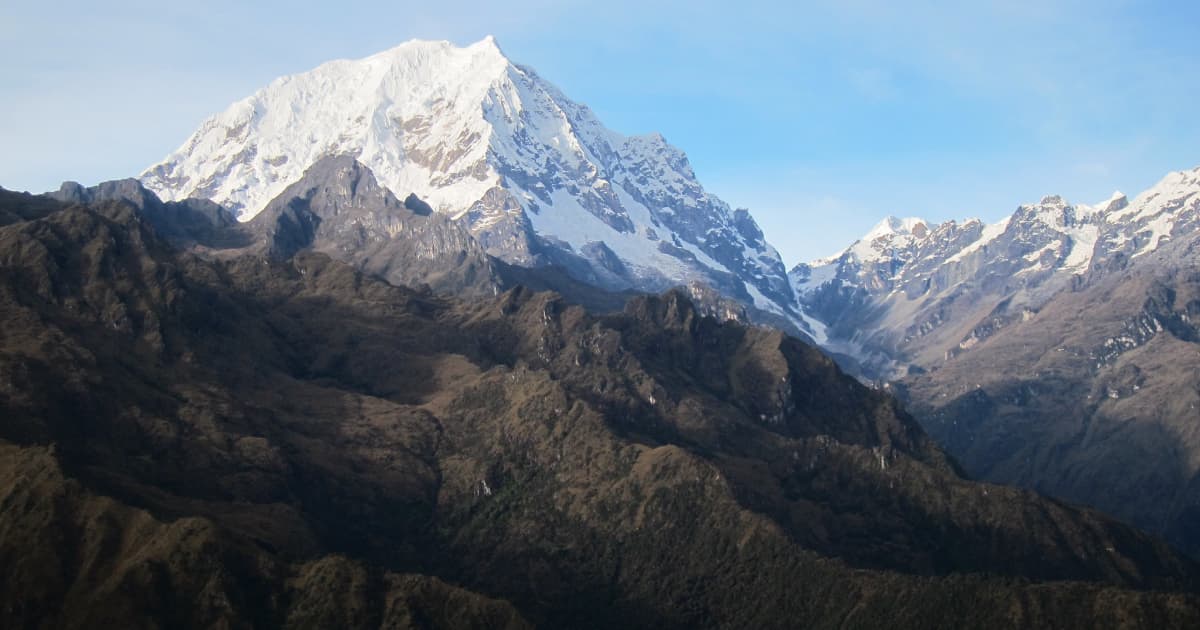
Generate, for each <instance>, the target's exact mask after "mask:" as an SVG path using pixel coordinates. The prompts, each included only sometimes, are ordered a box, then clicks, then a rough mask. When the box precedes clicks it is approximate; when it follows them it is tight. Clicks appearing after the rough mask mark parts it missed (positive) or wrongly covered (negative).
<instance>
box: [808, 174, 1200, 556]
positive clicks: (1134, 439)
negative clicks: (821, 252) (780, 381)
mask: <svg viewBox="0 0 1200 630" xmlns="http://www.w3.org/2000/svg"><path fill="white" fill-rule="evenodd" d="M901 223H902V222H894V224H893V223H887V222H885V224H881V228H880V229H878V230H876V233H873V236H872V238H868V239H863V241H861V242H859V243H857V244H856V245H854V246H852V247H851V248H849V249H848V250H847V251H846V252H845V253H844V254H842V255H841V256H839V257H837V258H836V259H834V260H830V261H819V262H818V263H814V264H813V265H809V266H802V267H799V268H797V269H796V270H793V281H794V282H795V284H796V286H797V289H798V291H799V292H800V293H801V294H802V299H803V300H805V301H806V304H807V305H808V309H809V310H810V312H813V313H814V314H815V315H816V316H818V317H821V318H823V319H824V321H825V322H826V323H827V328H826V329H825V331H826V333H827V339H826V345H827V347H828V348H830V349H831V350H833V351H835V352H840V353H841V354H840V355H839V358H840V359H842V360H843V361H844V363H845V364H847V365H850V366H853V367H855V368H857V369H859V370H860V373H861V374H863V375H866V376H868V377H870V378H879V379H884V380H889V379H890V380H892V381H893V385H894V386H895V387H896V391H898V392H900V393H901V394H903V395H905V396H906V399H907V401H908V403H909V405H910V406H911V408H912V409H913V410H914V412H916V413H917V415H918V416H919V417H920V418H921V419H922V421H923V423H924V425H925V427H926V428H927V429H928V430H929V431H930V432H931V433H932V434H933V435H934V436H936V437H937V438H938V439H939V440H940V441H941V443H942V444H944V445H945V446H946V448H947V449H948V450H949V451H950V452H951V453H952V454H953V455H954V456H955V457H956V458H958V459H959V461H961V462H962V463H963V465H964V466H965V467H966V469H967V470H968V471H969V472H970V473H971V474H972V475H975V476H979V477H982V478H985V479H989V480H993V481H997V482H1003V483H1012V484H1019V485H1022V486H1025V487H1029V488H1034V489H1037V490H1039V491H1043V492H1047V493H1050V494H1052V495H1055V496H1059V497H1064V498H1067V499H1070V500H1072V501H1079V502H1083V503H1087V504H1090V505H1094V506H1097V507H1099V508H1101V509H1103V510H1105V511H1108V512H1110V513H1113V514H1116V515H1118V516H1119V517H1121V518H1123V519H1125V520H1127V521H1129V522H1131V523H1135V524H1137V525H1139V526H1141V527H1145V528H1148V529H1150V530H1151V531H1155V532H1159V533H1162V534H1164V535H1166V536H1168V537H1169V538H1170V539H1171V540H1172V541H1173V542H1175V543H1176V544H1178V545H1180V546H1182V547H1183V548H1185V549H1188V550H1190V551H1192V552H1193V553H1197V552H1200V530H1198V529H1197V528H1196V527H1195V525H1194V523H1195V517H1196V513H1197V512H1196V510H1197V507H1196V506H1197V505H1200V494H1197V492H1198V488H1200V485H1198V484H1197V471H1198V470H1200V437H1198V436H1197V419H1198V418H1200V404H1198V403H1200V400H1198V398H1197V393H1196V392H1197V389H1198V388H1200V376H1198V372H1197V370H1198V369H1200V364H1198V362H1197V361H1198V357H1200V345H1198V344H1197V340H1198V335H1197V331H1196V326H1195V322H1196V321H1197V320H1196V317H1197V315H1196V313H1197V312H1198V311H1200V302H1197V303H1193V302H1195V296H1196V295H1197V292H1198V291H1200V288H1198V287H1200V275H1198V274H1200V270H1198V267H1197V265H1198V264H1200V263H1198V262H1197V261H1198V260H1200V256H1198V252H1200V245H1198V243H1200V230H1198V229H1197V228H1200V169H1193V170H1190V171H1183V172H1178V173H1172V174H1170V175H1168V176H1167V177H1166V178H1164V179H1163V180H1162V181H1161V182H1159V183H1158V184H1157V185H1155V186H1154V187H1153V188H1151V189H1150V190H1147V191H1145V192H1143V193H1142V194H1140V195H1138V196H1137V197H1135V198H1134V199H1133V200H1132V201H1130V200H1129V199H1127V198H1126V197H1125V196H1124V195H1121V194H1119V193H1118V194H1115V195H1113V197H1112V198H1111V199H1109V200H1107V201H1104V202H1101V203H1099V204H1096V205H1093V206H1083V205H1078V206H1076V205H1071V204H1070V203H1068V202H1066V201H1064V200H1063V199H1061V198H1059V197H1047V198H1045V199H1043V200H1042V201H1041V202H1040V203H1038V204H1033V205H1028V206H1021V207H1020V208H1018V210H1017V211H1016V212H1015V213H1014V214H1013V215H1012V216H1011V217H1010V218H1008V219H1006V220H1005V221H1002V222H1000V223H998V224H996V225H989V226H985V225H983V224H981V223H979V222H977V221H968V222H966V223H962V224H959V223H955V222H948V223H945V224H943V225H940V226H936V227H932V228H930V229H929V230H928V232H927V233H926V234H925V235H924V236H919V235H917V234H916V233H915V231H912V230H906V229H905V228H904V226H903V225H901ZM911 223H912V222H911V221H910V224H911Z"/></svg>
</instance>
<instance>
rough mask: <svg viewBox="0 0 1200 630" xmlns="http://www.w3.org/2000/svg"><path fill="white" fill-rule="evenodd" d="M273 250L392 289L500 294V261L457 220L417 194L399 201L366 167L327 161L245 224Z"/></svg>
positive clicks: (348, 160)
mask: <svg viewBox="0 0 1200 630" xmlns="http://www.w3.org/2000/svg"><path fill="white" fill-rule="evenodd" d="M246 227H247V228H248V230H249V231H250V232H251V233H252V234H254V235H255V236H256V240H257V241H259V242H263V243H265V244H266V246H267V247H268V249H269V251H270V252H271V253H272V254H274V255H276V256H278V257H281V258H290V257H291V256H293V255H294V254H296V253H297V252H299V251H302V250H313V251H319V252H323V253H326V254H329V255H330V256H332V257H334V258H336V259H338V260H342V261H345V262H348V263H350V264H352V265H354V266H355V267H357V268H359V269H362V270H363V271H365V272H367V273H370V274H373V275H377V276H379V277H381V278H383V279H385V280H387V281H388V282H391V283H393V284H402V285H413V286H417V285H421V284H425V285H429V286H430V287H431V288H432V289H434V290H435V291H441V292H447V293H454V294H457V295H460V296H464V297H469V296H475V295H495V294H497V293H499V292H500V289H501V287H502V286H503V283H504V281H503V279H502V278H501V277H500V273H501V272H500V271H499V270H498V269H497V265H496V264H495V261H494V260H493V259H492V258H491V257H490V256H488V255H487V253H486V252H484V251H483V248H482V247H481V246H480V245H479V243H477V242H476V241H475V239H474V238H472V237H471V235H470V233H468V232H467V230H466V229H465V228H463V227H462V226H461V225H460V224H459V223H457V222H455V221H454V220H452V219H450V218H449V217H446V216H444V215H441V214H436V213H433V212H432V210H431V209H430V207H429V204H427V203H425V202H424V201H423V200H421V199H420V198H418V197H417V196H416V195H409V196H408V198H407V199H406V200H405V202H404V203H401V202H400V201H399V200H398V199H396V197H395V196H394V195H392V193H391V192H390V191H388V190H387V189H386V188H383V187H382V186H380V185H379V184H378V182H376V181H375V177H374V176H373V175H372V174H371V172H370V171H369V170H367V169H366V167H364V166H362V165H361V164H359V163H358V162H357V161H356V160H354V159H353V158H349V157H345V156H336V157H326V158H322V159H321V160H319V161H318V162H317V163H316V164H314V165H313V166H312V167H311V168H309V169H308V170H307V171H305V173H304V176H303V177H302V178H301V179H300V181H298V182H296V183H295V184H292V185H291V186H289V187H288V188H286V189H285V190H284V191H283V192H282V193H281V194H280V195H279V196H278V197H276V198H275V200H273V201H272V202H271V203H269V204H267V207H266V209H264V210H263V211H262V212H261V213H259V214H258V215H257V216H256V217H255V218H254V219H253V220H252V221H250V222H249V223H248V224H246Z"/></svg>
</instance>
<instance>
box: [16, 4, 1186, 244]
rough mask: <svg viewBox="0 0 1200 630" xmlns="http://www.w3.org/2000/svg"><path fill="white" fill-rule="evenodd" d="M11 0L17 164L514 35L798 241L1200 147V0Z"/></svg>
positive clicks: (1105, 185) (544, 62) (595, 100)
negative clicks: (332, 68) (428, 45)
mask: <svg viewBox="0 0 1200 630" xmlns="http://www.w3.org/2000/svg"><path fill="white" fill-rule="evenodd" d="M900 4H901V3H892V2H872V1H855V0H841V1H837V2H809V3H803V2H800V3H771V2H756V1H754V0H748V1H742V2H738V3H736V4H732V3H728V2H704V1H699V2H687V3H652V2H645V1H641V2H622V1H615V2H604V3H598V2H574V1H570V0H566V1H559V2H549V1H542V0H516V1H512V2H487V3H469V2H456V1H453V0H444V1H440V2H434V3H430V2H420V3H408V2H357V3H354V2H347V3H340V4H338V5H336V6H335V5H334V4H333V3H326V2H320V3H316V2H301V1H297V2H287V3H284V2H253V3H250V2H229V1H226V0H215V1H212V2H204V3H199V2H179V3H169V2H163V1H162V0H158V1H155V2H148V1H146V2H143V1H132V0H121V1H108V2H103V3H97V2H54V1H52V0H48V1H46V2H41V3H32V2H10V3H4V4H2V5H0V86H3V87H2V88H0V89H2V90H3V91H2V92H0V97H2V98H0V143H2V146H3V147H4V150H3V151H2V152H0V186H4V187H6V188H10V189H18V190H24V189H27V190H33V191H41V190H46V189H50V188H55V187H57V185H58V183H59V182H61V181H62V180H64V179H76V180H79V181H83V182H85V183H94V182H97V181H101V180H104V179H113V178H118V177H125V176H130V175H134V174H136V173H138V172H140V171H141V170H142V169H143V168H145V167H146V166H148V165H150V164H152V163H154V162H157V161H158V160H159V159H161V158H162V157H163V156H165V155H166V154H167V153H168V152H169V151H171V150H173V149H175V148H176V147H177V146H178V145H179V144H180V143H182V141H183V140H184V139H185V138H186V137H187V135H188V134H189V133H191V131H193V130H194V129H195V127H196V126H197V125H198V124H199V123H200V121H201V120H203V119H204V118H205V117H206V116H208V115H210V114H212V113H215V112H217V111H220V110H222V109H224V108H225V107H226V106H227V105H228V104H229V103H231V102H232V101H234V100H236V99H239V98H241V97H244V96H246V95H248V94H250V93H251V92H253V91H254V90H255V89H257V88H258V87H261V86H262V85H265V84H266V83H267V82H269V81H270V80H271V79H273V78H275V77H276V76H279V75H281V74H287V73H293V72H300V71H304V70H307V69H309V68H312V67H314V66H316V65H318V64H320V63H321V62H323V61H327V60H329V59H334V58H345V57H351V58H353V57H361V56H366V55H368V54H371V53H373V52H377V51H379V50H383V49H386V48H390V47H392V46H394V45H396V44H398V43H400V42H402V41H405V40H408V39H412V38H423V39H449V40H451V41H454V42H457V43H460V44H466V43H470V42H472V41H475V40H478V39H480V38H482V37H483V36H485V35H487V34H494V35H495V36H496V37H497V39H498V41H499V43H500V45H501V47H502V48H503V49H504V50H505V52H506V53H507V54H508V55H509V56H510V57H511V58H512V59H514V60H515V61H517V62H519V63H524V64H526V65H530V66H532V67H534V68H536V69H537V70H538V72H539V73H540V74H541V75H542V76H544V77H545V78H547V79H549V80H550V81H552V82H554V83H556V84H557V85H558V86H559V87H561V88H562V89H563V91H564V92H565V93H566V94H568V95H569V96H571V97H572V98H573V99H575V100H578V101H581V102H584V103H587V104H588V105H589V106H591V107H592V109H593V110H595V111H596V113H597V114H598V115H599V116H600V118H601V120H603V121H604V122H605V123H606V124H607V125H608V126H609V127H611V128H613V129H615V130H617V131H621V132H624V133H629V134H633V133H645V132H649V131H659V132H662V133H663V135H665V136H666V137H667V139H668V140H669V141H670V142H671V143H673V144H675V145H677V146H679V147H680V148H682V149H683V150H684V151H685V152H687V154H688V156H689V157H690V159H691V161H692V164H693V166H694V167H695V170H696V172H697V174H698V175H699V177H700V179H701V181H702V182H703V183H704V184H705V186H706V188H708V189H709V190H710V191H712V192H714V193H716V194H718V195H720V196H721V197H722V198H724V199H725V200H726V201H728V202H729V203H730V204H732V205H734V206H745V207H749V208H750V209H751V211H752V212H753V213H754V215H755V217H756V218H757V219H758V220H759V222H760V223H761V224H762V226H763V228H764V230H765V231H766V233H767V236H768V239H769V240H770V241H771V242H772V243H773V244H774V245H775V246H776V247H777V248H778V249H779V250H780V252H781V253H782V254H783V256H784V259H785V261H786V262H787V263H788V264H789V265H790V264H792V263H794V262H797V261H800V260H805V259H810V258H813V257H817V256H822V255H826V254H830V253H833V252H834V251H836V250H838V249H840V248H841V247H843V246H845V245H847V244H849V243H850V242H851V241H852V240H853V239H854V238H856V237H857V236H859V235H861V234H862V233H864V232H865V231H866V230H867V229H869V228H870V227H871V226H872V225H873V224H874V223H876V222H878V221H879V220H880V219H881V218H882V217H884V216H886V215H889V214H894V215H899V216H910V215H915V216H923V217H925V218H927V219H931V220H944V219H949V218H964V217H969V216H978V217H981V218H983V219H985V220H996V219H998V218H1000V217H1002V216H1004V215H1006V214H1008V213H1010V212H1011V211H1012V210H1013V209H1014V208H1015V207H1016V205H1017V204H1019V203H1022V202H1028V201H1035V200H1037V199H1038V198H1040V197H1041V196H1042V195H1044V194H1049V193H1057V194H1062V195H1064V196H1066V197H1067V198H1068V199H1071V200H1073V201H1079V202H1094V201H1098V200H1100V199H1103V198H1106V197H1107V196H1108V194H1109V193H1111V192H1112V191H1113V190H1114V189H1118V188H1119V189H1121V190H1123V191H1125V192H1128V193H1131V194H1132V193H1135V192H1138V191H1140V190H1141V189H1144V188H1146V187H1148V186H1150V185H1152V184H1153V183H1154V182H1155V181H1157V180H1158V179H1160V178H1161V177H1162V176H1163V175H1165V174H1166V173H1167V172H1168V171H1171V170H1179V169H1182V168H1190V167H1192V166H1195V165H1197V164H1200V113H1198V111H1200V108H1198V105H1200V80H1198V79H1200V72H1198V71H1197V68H1198V64H1197V62H1198V61H1200V59H1198V57H1200V52H1198V50H1200V48H1198V46H1197V43H1196V42H1198V41H1200V4H1197V3H1187V2H1163V3H1156V2H1113V1H1108V0H1092V1H1091V2H1060V3H1048V2H1019V1H1010V2H988V1H986V0H985V1H979V2H974V3H961V4H964V5H969V6H958V5H959V4H960V3H949V2H940V3H935V2H909V3H903V4H904V6H902V7H901V6H899V5H900Z"/></svg>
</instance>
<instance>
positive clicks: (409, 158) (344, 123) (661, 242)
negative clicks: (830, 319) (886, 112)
mask: <svg viewBox="0 0 1200 630" xmlns="http://www.w3.org/2000/svg"><path fill="white" fill-rule="evenodd" d="M339 155H342V156H349V157H352V158H355V159H357V160H358V161H359V162H360V163H362V164H363V165H364V166H365V167H366V168H367V169H369V170H370V171H371V172H373V174H374V176H375V178H376V179H377V181H378V183H379V185H380V186H381V187H383V188H386V189H387V190H389V191H391V192H392V193H393V194H395V195H396V196H397V197H400V198H402V197H404V196H406V195H408V194H410V193H415V194H416V195H417V196H418V197H419V198H420V199H422V200H424V201H426V202H428V204H429V205H430V207H431V208H432V209H433V210H436V211H438V212H440V213H443V214H445V215H447V216H451V217H453V218H455V219H457V220H458V221H459V222H460V223H462V225H463V226H464V227H465V228H466V229H467V230H468V231H469V232H470V233H471V235H472V236H474V237H475V239H476V241H477V242H478V243H479V244H480V245H481V246H482V247H483V249H484V250H485V251H486V252H487V253H488V254H490V255H491V256H494V257H496V258H498V259H500V260H502V261H504V262H505V263H507V264H511V265H515V266H519V267H526V268H529V267H543V266H547V265H555V266H558V267H561V268H562V269H564V270H565V271H566V272H567V273H568V274H570V275H571V276H572V277H573V278H575V279H576V280H578V281H582V282H586V283H589V284H593V285H596V286H599V287H602V288H604V289H607V290H613V291H621V290H628V289H634V290H640V291H652V292H656V291H661V290H664V289H666V288H669V287H672V286H677V285H685V284H689V283H691V282H693V281H700V282H704V283H706V284H708V285H710V286H712V287H714V288H715V289H717V290H718V291H720V292H721V293H722V294H723V295H725V296H726V297H730V298H733V299H737V300H739V301H740V302H742V303H743V304H745V305H747V306H749V307H750V308H751V312H752V313H753V314H757V313H759V312H761V313H763V314H764V315H766V314H770V315H771V316H772V317H773V318H774V319H775V320H777V321H778V322H782V323H784V324H786V325H787V326H788V327H789V328H791V329H792V330H794V331H799V330H802V329H804V328H805V326H806V324H805V320H804V319H803V318H802V317H801V316H800V313H799V312H798V306H797V304H796V300H795V296H794V295H793V293H792V288H791V286H790V284H789V282H788V279H787V271H786V269H785V267H784V266H783V263H782V261H781V259H780V257H779V255H778V253H777V252H776V251H775V249H774V248H773V247H771V246H770V245H769V244H768V243H767V242H766V240H765V239H764V237H763V234H762V231H761V230H760V229H759V228H758V226H757V224H756V223H755V221H754V219H753V217H751V216H750V214H749V212H747V211H745V210H737V211H734V210H732V209H731V208H730V207H729V206H728V205H727V204H726V203H725V202H723V201H722V200H720V199H718V198H717V197H715V196H713V195H711V194H709V193H707V192H706V191H705V190H704V188H703V187H702V186H701V185H700V183H699V181H697V179H696V176H695V173H694V172H693V171H692V168H691V165H690V164H689V163H688V160H687V157H686V156H685V155H684V154H683V153H682V152H681V151H680V150H678V149H676V148H675V147H673V146H671V145H670V144H668V143H667V141H666V140H665V139H664V138H663V137H662V136H661V135H659V134H650V135H646V136H634V137H625V136H622V135H620V134H618V133H615V132H613V131H610V130H608V129H606V128H605V127H604V126H603V124H602V123H601V122H600V121H599V120H598V119H597V118H596V116H595V115H594V114H593V113H592V111H591V110H589V109H588V108H587V107H586V106H584V105H580V104H578V103H575V102H573V101H571V100H570V99H568V98H567V97H566V96H564V95H563V94H562V93H561V92H560V91H559V90H558V89H557V88H555V87H554V86H553V85H551V84H550V83H549V82H547V81H546V80H544V79H543V78H541V77H540V76H538V75H537V73H535V72H534V71H533V70H532V69H530V68H528V67H525V66H521V65H517V64H514V63H513V62H511V61H510V60H509V59H508V58H507V57H506V56H505V55H504V54H503V53H502V52H501V51H500V49H499V48H498V47H497V46H496V43H495V41H493V40H492V39H491V38H488V39H485V40H483V41H481V42H478V43H476V44H474V45H471V46H468V47H466V48H456V47H454V46H452V45H451V44H449V43H447V42H421V41H414V42H408V43H406V44H403V45H401V46H399V47H397V48H395V49H392V50H388V51H385V52H382V53H379V54H377V55H374V56H371V57H368V58H366V59H361V60H356V61H335V62H331V63H327V64H324V65H322V66H320V67H318V68H316V69H314V70H312V71H310V72H306V73H302V74H298V75H294V76H289V77H283V78H281V79H278V80H276V81H275V82H273V83H271V85H269V86H267V87H265V88H263V89H262V90H259V91H258V92H256V93H255V94H254V95H253V96H251V97H249V98H247V99H245V100H243V101H239V102H238V103H235V104H234V105H233V106H231V107H230V108H229V109H228V110H226V111H225V112H223V113H221V114H218V115H216V116H214V117H212V118H210V119H209V120H207V121H205V122H204V123H203V124H202V125H201V127H200V129H198V130H197V131H196V133H195V134H193V135H192V137H191V138H189V139H188V140H187V141H186V142H185V143H184V144H183V146H182V147H180V149H179V150H178V151H176V152H175V153H173V154H171V155H169V156H167V158H166V159H165V160H164V161H163V162H162V163H161V164H158V165H156V166H153V167H151V168H149V169H147V170H146V171H145V172H144V173H143V174H142V175H141V180H142V181H143V183H145V185H146V186H147V187H148V188H149V189H150V190H152V191H154V192H155V193H157V194H158V195H159V196H161V197H162V198H163V199H167V200H182V199H185V198H190V197H197V198H204V199H210V200H212V201H214V202H216V203H218V204H221V205H223V206H225V207H228V208H231V209H233V210H234V211H236V212H238V214H239V218H240V219H241V220H243V221H247V220H250V219H251V218H253V217H255V216H257V215H258V214H259V213H261V212H263V211H264V210H265V209H266V208H268V206H269V204H270V203H271V201H272V200H273V199H276V198H277V197H278V196H279V195H280V194H282V193H283V192H284V191H285V189H288V187H289V186H292V185H293V184H294V183H296V182H297V181H298V180H300V178H301V177H302V176H303V175H304V173H305V172H306V171H309V169H310V168H311V167H312V166H313V165H314V164H317V163H318V162H320V161H321V160H322V159H325V158H328V157H329V156H339Z"/></svg>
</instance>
